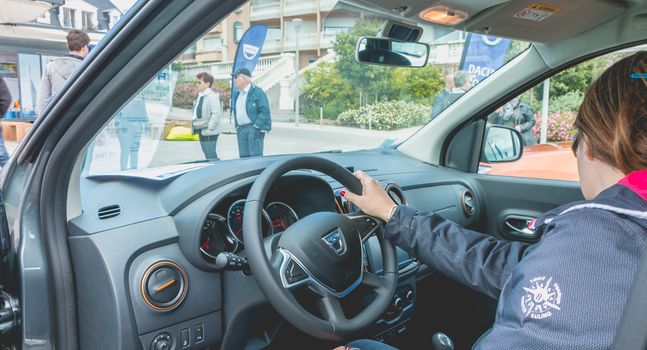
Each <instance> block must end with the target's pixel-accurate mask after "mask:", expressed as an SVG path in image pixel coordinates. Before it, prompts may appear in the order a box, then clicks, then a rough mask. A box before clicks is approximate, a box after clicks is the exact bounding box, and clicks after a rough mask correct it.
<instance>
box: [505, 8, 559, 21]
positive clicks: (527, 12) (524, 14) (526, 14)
mask: <svg viewBox="0 0 647 350" xmlns="http://www.w3.org/2000/svg"><path fill="white" fill-rule="evenodd" d="M557 12H559V7H555V6H550V5H544V4H532V5H530V6H528V7H526V8H525V9H523V10H521V11H519V12H517V13H515V14H514V17H515V18H522V19H527V20H529V21H535V22H541V21H543V20H545V19H546V18H548V17H550V16H551V15H554V14H555V13H557Z"/></svg>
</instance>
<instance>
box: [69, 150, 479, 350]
mask: <svg viewBox="0 0 647 350" xmlns="http://www.w3.org/2000/svg"><path fill="white" fill-rule="evenodd" d="M324 157H326V158H330V159H331V160H333V161H336V162H338V163H340V164H348V163H351V164H353V165H354V166H356V167H357V169H362V170H363V171H365V172H367V173H369V175H371V176H374V177H375V178H377V179H378V180H379V181H380V182H381V183H382V185H383V186H384V187H385V189H387V193H388V194H389V196H391V199H393V201H394V202H396V203H398V204H410V205H412V206H414V207H416V208H418V209H420V210H425V211H434V212H437V213H439V215H442V216H444V217H447V218H449V219H452V220H454V221H455V222H458V223H461V224H462V225H464V226H466V227H469V226H470V225H475V224H477V223H478V220H479V215H480V214H479V212H480V210H479V208H478V207H479V198H477V197H473V198H472V199H473V201H471V202H470V203H472V202H473V204H474V206H475V207H476V209H474V210H467V209H470V208H467V207H465V206H464V203H463V202H465V201H463V197H465V196H466V194H470V193H474V191H472V189H471V188H470V186H469V181H466V180H465V179H462V178H461V177H460V175H458V174H457V173H456V172H453V171H452V170H448V169H438V168H435V167H433V166H430V165H427V164H423V163H420V162H417V161H414V160H410V159H408V158H406V157H403V156H401V155H399V154H397V152H393V154H392V155H390V154H388V153H383V152H382V153H378V152H360V153H351V154H344V155H343V156H338V155H334V154H333V155H324ZM273 161H274V160H273V159H268V158H262V159H250V160H239V161H236V162H231V163H228V162H218V163H216V164H214V165H212V166H207V167H204V168H201V169H198V170H195V171H191V172H189V173H186V174H184V175H181V176H180V177H179V178H178V179H176V180H170V181H166V182H153V181H147V180H145V179H144V180H142V179H138V178H122V179H108V178H107V179H102V180H95V181H94V182H88V183H87V184H84V186H87V187H86V188H85V189H84V191H83V193H84V195H87V197H85V198H84V200H86V201H87V203H89V204H87V205H85V206H84V213H83V215H81V216H79V217H76V218H73V219H72V220H70V221H69V223H68V226H69V230H70V232H71V238H70V239H69V245H70V249H71V251H72V255H73V257H74V268H75V270H76V271H77V272H78V273H79V274H81V275H87V276H94V278H93V279H87V280H86V279H83V280H79V281H77V283H78V286H77V288H79V290H93V291H96V292H95V293H79V295H78V298H79V305H80V306H79V307H80V310H82V312H80V313H79V324H81V325H82V327H81V333H82V334H81V339H82V344H81V345H82V346H81V347H82V348H101V346H99V343H96V342H95V340H96V339H97V338H96V337H94V336H93V334H94V333H93V332H94V330H96V329H103V330H104V331H105V332H106V333H108V334H121V338H120V340H119V342H120V344H121V347H122V348H145V349H149V348H151V346H152V344H156V346H157V345H159V346H162V345H164V344H168V343H169V342H170V343H172V344H173V346H174V347H175V348H178V349H180V348H182V349H184V348H186V349H192V348H205V347H209V346H214V345H217V346H219V347H221V348H223V349H237V348H244V347H245V344H246V343H247V342H248V341H250V339H254V341H268V342H271V338H272V337H269V338H268V336H267V334H276V332H278V327H280V325H281V324H282V322H281V321H282V319H281V318H280V317H278V316H277V314H276V312H275V311H274V310H273V309H272V308H271V307H269V305H268V304H267V300H266V299H265V296H264V295H263V293H262V292H261V291H260V289H259V288H258V285H257V283H256V281H255V278H254V276H253V275H252V274H250V273H249V272H248V271H247V272H246V271H226V270H223V269H221V268H219V267H218V264H216V263H215V262H214V258H215V257H216V256H218V254H220V253H231V254H234V255H236V256H238V257H240V258H242V259H244V258H246V251H245V245H244V242H245V234H246V232H244V230H243V228H242V225H241V223H242V222H243V218H244V215H245V200H246V197H247V194H248V192H249V190H250V189H251V187H252V185H253V183H254V180H255V178H256V175H258V174H259V173H260V172H261V171H262V170H263V169H264V168H266V167H267V166H268V165H269V164H271V163H272V162H273ZM351 161H352V162H351ZM375 164H379V169H376V168H372V167H371V165H375ZM349 168H350V169H349V170H351V171H352V170H354V169H352V167H350V166H349ZM400 169H407V171H406V172H400V173H399V171H401V170H400ZM447 179H453V180H451V181H448V180H447ZM396 181H397V182H396ZM342 190H344V188H343V186H342V185H340V184H339V183H337V182H335V181H334V180H333V179H331V178H329V177H327V176H322V175H321V174H319V173H317V172H314V171H294V172H290V173H288V174H285V175H283V176H282V177H280V178H278V179H277V180H276V181H275V183H274V184H273V185H272V187H271V188H269V190H268V192H267V195H266V200H265V203H263V208H264V210H263V214H262V222H263V228H262V230H263V233H262V235H263V236H264V237H279V235H280V233H281V232H282V231H284V230H286V229H287V228H289V227H290V226H291V225H293V224H294V223H295V222H296V221H298V220H301V219H303V218H305V217H307V216H308V215H310V214H312V213H316V212H338V213H351V212H354V211H356V210H355V208H354V207H353V206H352V205H351V203H349V202H347V201H346V200H345V199H343V198H342V197H341V196H340V195H339V193H340V191H342ZM468 191H469V192H468ZM405 195H406V198H405ZM430 199H433V200H430ZM115 207H116V208H118V210H119V211H118V214H116V216H113V217H109V218H105V217H104V216H102V215H101V213H102V211H103V210H104V209H105V208H110V209H111V210H114V208H115ZM97 214H99V215H97ZM364 249H365V258H366V259H365V261H364V266H365V268H367V269H370V270H371V271H372V272H373V273H377V274H379V273H380V272H381V268H382V267H381V253H380V247H379V243H378V242H377V239H375V240H373V239H369V240H367V241H366V242H365V246H364ZM398 262H399V266H398V267H399V271H400V278H399V285H398V288H397V290H396V295H395V296H394V300H393V305H392V306H390V309H389V310H388V312H387V314H386V315H384V317H383V319H381V320H379V321H378V322H377V324H376V327H375V329H374V331H375V332H376V333H375V334H381V332H388V331H392V330H393V329H396V331H397V327H400V325H401V324H403V323H404V322H406V320H407V319H408V318H409V317H411V314H412V312H413V309H414V305H415V295H416V289H415V283H416V279H417V278H419V276H422V275H421V271H423V270H424V269H425V268H424V266H421V265H419V264H418V263H417V262H416V261H415V259H413V258H412V257H411V256H410V255H409V254H408V253H406V252H404V251H402V250H399V251H398ZM303 289H304V290H305V289H307V287H303ZM124 291H125V292H124ZM306 294H307V293H306ZM306 297H307V296H306ZM351 297H352V295H351V296H349V298H351ZM123 300H127V301H128V302H123V303H122V302H117V301H123ZM350 303H351V304H355V306H361V300H360V301H357V300H352V301H350ZM351 309H352V307H351ZM351 311H352V310H351ZM97 315H101V317H98V316H97ZM277 317H278V318H277ZM394 327H395V328H394ZM84 332H87V334H86V333H84ZM259 332H260V333H259ZM185 336H187V337H188V340H187V342H188V343H187V344H189V345H187V346H186V347H184V346H181V345H182V344H184V340H186V339H185ZM135 340H136V343H134V342H133V341H135Z"/></svg>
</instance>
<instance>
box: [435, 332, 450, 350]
mask: <svg viewBox="0 0 647 350" xmlns="http://www.w3.org/2000/svg"><path fill="white" fill-rule="evenodd" d="M431 348H432V349H433V350H454V342H453V341H452V340H451V339H450V338H449V337H448V336H447V334H445V333H441V332H437V333H435V334H434V335H433V337H431Z"/></svg>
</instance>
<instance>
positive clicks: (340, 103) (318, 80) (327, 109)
mask: <svg viewBox="0 0 647 350" xmlns="http://www.w3.org/2000/svg"><path fill="white" fill-rule="evenodd" d="M304 80H305V81H306V83H305V84H304V86H303V105H304V111H303V113H304V115H305V116H306V117H307V118H309V119H316V118H319V108H320V107H323V108H324V117H325V118H327V119H336V118H337V115H338V114H339V113H341V112H343V111H345V110H347V109H350V108H353V107H355V106H356V105H357V99H358V96H359V92H358V89H356V88H354V87H352V86H351V85H349V84H347V83H346V82H345V81H344V79H342V77H341V76H340V75H339V72H338V71H337V69H335V64H334V63H323V64H321V65H319V66H318V67H315V68H313V69H310V70H308V71H306V72H305V74H304Z"/></svg>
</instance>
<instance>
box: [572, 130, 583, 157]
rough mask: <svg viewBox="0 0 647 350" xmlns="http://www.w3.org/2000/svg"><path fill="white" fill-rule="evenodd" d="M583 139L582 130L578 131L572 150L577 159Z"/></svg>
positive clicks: (574, 137)
mask: <svg viewBox="0 0 647 350" xmlns="http://www.w3.org/2000/svg"><path fill="white" fill-rule="evenodd" d="M581 138H582V137H581V136H580V130H579V129H578V130H577V133H576V134H575V135H574V136H573V141H571V150H572V151H573V155H574V156H576V157H577V148H578V147H579V146H580V139H581Z"/></svg>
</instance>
